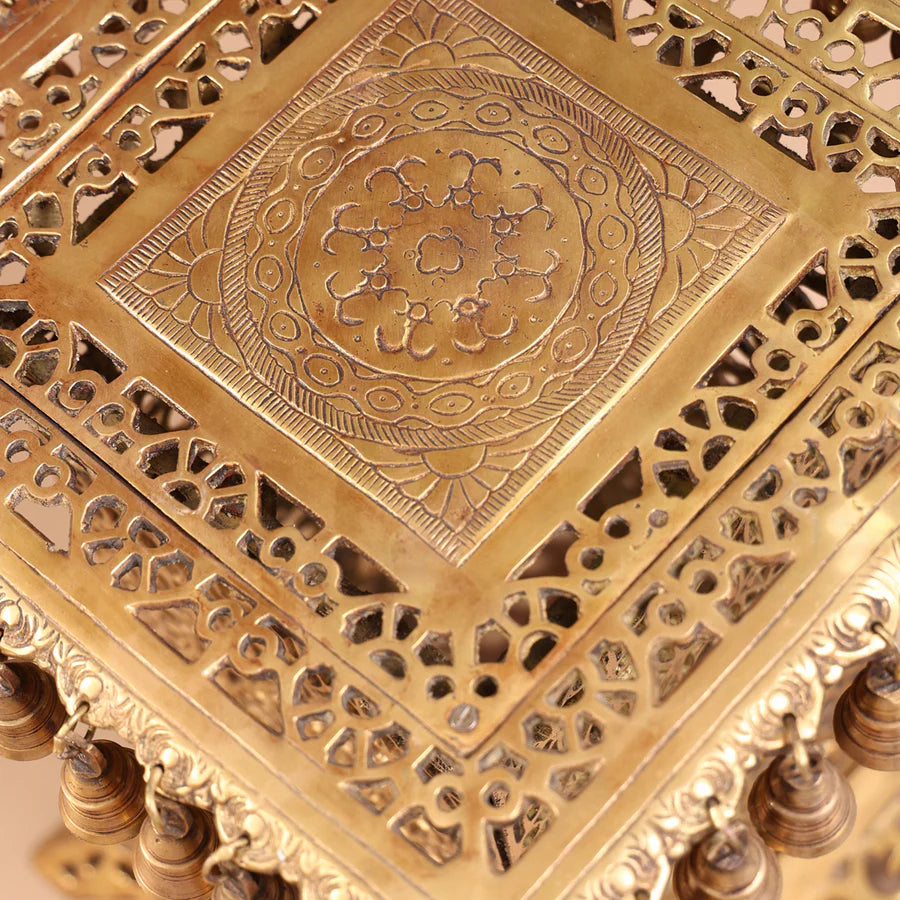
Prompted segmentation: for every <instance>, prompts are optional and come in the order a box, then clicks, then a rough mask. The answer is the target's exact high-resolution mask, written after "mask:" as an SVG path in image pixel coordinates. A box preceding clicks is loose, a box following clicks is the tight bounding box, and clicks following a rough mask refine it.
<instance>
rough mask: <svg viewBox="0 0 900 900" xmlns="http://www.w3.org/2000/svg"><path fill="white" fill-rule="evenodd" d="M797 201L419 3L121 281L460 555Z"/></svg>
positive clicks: (452, 6)
mask: <svg viewBox="0 0 900 900" xmlns="http://www.w3.org/2000/svg"><path fill="white" fill-rule="evenodd" d="M779 218H780V213H779V211H778V210H777V209H775V208H774V207H773V206H772V205H771V204H769V203H768V202H767V201H765V200H764V199H763V198H761V197H759V196H757V195H756V194H755V193H754V192H752V191H751V190H749V189H748V188H746V187H745V186H743V185H742V184H741V183H740V182H738V181H737V180H735V179H733V178H731V177H730V176H728V175H727V174H725V173H724V172H722V171H720V170H719V169H718V168H716V167H715V166H713V165H712V164H710V163H709V162H707V161H706V160H704V159H703V158H701V157H700V156H698V155H697V154H696V153H694V152H692V151H690V150H688V149H687V148H685V147H683V146H681V145H680V144H678V143H676V142H675V141H673V140H672V139H670V138H669V137H667V136H666V135H664V134H663V133H661V132H660V131H659V130H657V129H656V128H654V127H652V126H650V125H648V124H647V123H646V122H644V121H642V120H641V119H639V118H638V117H636V116H635V115H634V114H633V113H631V112H629V111H627V110H625V109H623V108H622V107H620V106H619V105H617V104H616V103H615V102H614V101H612V100H611V99H609V98H608V97H606V96H604V95H603V94H601V93H600V92H598V91H596V90H595V89H593V88H592V87H590V86H589V85H587V84H585V83H584V82H582V81H580V80H578V79H576V78H575V76H573V75H572V74H571V73H570V72H568V71H567V70H566V69H564V68H563V67H561V66H560V65H558V64H557V63H556V62H554V61H553V60H552V59H550V58H549V57H547V56H545V55H544V54H542V53H541V52H539V51H538V50H537V49H536V48H534V47H533V46H531V45H529V44H527V43H526V42H524V41H522V40H521V38H519V37H518V36H517V35H515V34H514V33H513V32H511V31H509V30H508V29H506V28H505V27H504V26H502V25H500V24H499V23H498V22H497V21H496V20H494V19H492V18H490V17H489V16H487V15H485V14H484V13H482V12H480V11H479V10H477V9H476V8H475V7H474V6H472V5H470V4H468V3H467V2H462V0H448V2H444V3H442V4H438V5H433V4H431V3H427V2H419V3H416V2H412V0H408V2H399V3H397V4H395V5H394V6H393V7H392V8H391V10H390V11H389V12H388V13H386V14H385V15H384V16H383V17H382V18H381V19H380V20H379V21H378V22H377V23H375V24H374V25H373V26H372V27H370V28H369V29H368V30H367V31H366V32H365V33H364V34H363V35H362V37H360V38H359V39H358V40H357V41H356V42H355V43H354V44H352V45H351V46H350V47H349V48H348V49H347V50H346V51H345V52H344V53H343V54H342V55H341V56H340V57H339V58H338V59H336V60H334V61H333V62H332V64H331V65H330V66H329V67H328V68H327V69H325V70H324V71H323V72H322V73H321V74H320V75H319V76H318V77H317V78H316V80H315V81H313V82H312V83H311V84H310V85H308V86H307V87H306V88H304V90H303V91H302V92H301V93H300V94H298V95H297V96H296V97H295V98H294V99H293V100H292V101H291V102H290V103H289V104H288V105H287V107H286V108H285V109H284V111H283V112H282V113H281V114H280V115H278V116H277V117H276V118H275V119H273V120H272V121H270V122H269V123H268V124H267V125H266V126H265V127H264V128H263V129H262V130H261V131H259V132H258V133H257V134H256V135H255V136H254V137H253V138H252V139H250V140H249V141H248V143H247V144H246V145H245V146H244V148H243V149H242V150H241V151H240V152H239V153H238V154H237V155H236V156H235V157H234V158H233V159H231V160H230V161H228V162H227V163H226V164H224V165H223V166H222V168H221V169H220V170H219V171H218V172H217V173H216V174H215V175H214V176H213V177H212V178H210V179H209V180H208V181H207V183H206V184H204V185H203V187H201V188H200V189H199V190H198V191H197V192H196V193H195V194H194V195H193V196H192V197H190V198H189V199H188V200H186V201H185V202H184V203H183V204H182V205H181V206H180V207H179V208H178V209H177V210H176V211H175V212H174V213H173V214H172V216H170V217H169V218H168V219H167V220H166V221H165V222H163V223H162V224H161V225H160V227H159V228H158V229H155V230H154V231H153V233H152V234H151V235H150V236H149V237H147V238H146V239H145V240H143V241H142V242H141V243H139V244H138V245H137V246H136V247H135V248H134V249H133V250H131V251H130V252H129V253H128V254H127V255H126V256H125V257H124V258H123V259H122V260H121V261H120V262H119V263H118V264H116V265H115V266H114V267H113V268H112V269H111V270H110V271H109V272H108V273H107V274H106V276H105V277H104V278H103V280H102V286H103V287H104V288H105V290H107V291H108V293H110V295H112V296H113V297H114V298H115V299H117V300H118V301H119V302H121V303H122V304H124V305H125V306H126V307H127V308H128V309H130V310H131V311H132V312H134V313H135V314H136V315H138V316H139V317H140V318H141V319H142V320H144V321H145V322H146V323H147V324H148V325H150V326H151V327H152V328H153V329H154V330H156V331H157V332H159V333H160V334H161V335H163V336H164V337H165V338H166V339H167V340H168V341H170V342H171V343H173V344H175V345H176V346H177V347H178V348H179V349H180V350H181V351H182V352H184V353H186V354H187V355H189V356H190V357H191V358H192V359H193V360H194V361H195V362H196V364H197V365H198V366H200V367H201V368H203V369H204V370H206V371H208V372H209V373H210V374H212V375H214V376H215V377H217V378H218V379H220V380H221V381H222V382H224V383H225V384H226V385H227V386H228V387H229V388H230V389H231V390H232V391H234V392H235V393H236V394H237V395H238V396H239V397H240V398H241V399H242V400H243V401H244V402H245V403H246V404H248V405H249V406H250V407H252V408H253V409H255V410H257V411H258V412H259V413H260V414H261V415H263V416H264V417H265V418H267V419H269V420H271V421H272V422H275V423H277V424H278V425H280V426H281V427H282V428H283V429H285V430H287V431H288V432H289V433H291V434H292V435H293V436H295V437H296V439H297V440H299V441H300V442H301V443H302V444H303V445H304V446H305V447H307V448H308V449H309V450H311V451H312V452H314V453H315V454H316V455H317V456H319V457H320V458H321V459H322V460H323V461H325V462H327V463H328V464H329V465H330V466H331V467H332V468H333V469H334V470H335V471H336V472H338V473H339V474H340V475H341V476H342V477H343V478H345V479H347V480H349V481H351V482H352V483H354V484H356V485H358V486H359V487H360V488H361V489H362V490H364V491H365V492H366V493H367V494H368V495H370V496H371V497H372V498H373V499H374V500H375V501H377V502H378V503H380V504H382V505H383V506H384V507H386V508H387V509H388V510H390V511H391V512H392V513H393V514H394V515H395V516H397V517H398V518H399V519H401V520H403V521H404V522H405V523H406V524H407V525H408V526H409V527H410V528H412V529H413V530H414V531H415V532H416V533H417V534H419V535H420V536H421V537H422V538H423V539H424V540H426V541H427V542H428V543H429V544H430V545H431V546H433V547H434V548H435V549H437V550H438V551H439V552H440V553H441V554H443V555H444V556H445V557H446V558H447V559H449V560H451V561H453V562H456V563H461V562H462V561H464V559H465V558H466V556H467V555H468V554H469V553H470V552H471V551H472V550H473V549H474V548H476V547H477V546H478V545H479V543H480V542H481V541H482V540H483V538H484V537H485V536H486V535H487V534H488V533H489V532H490V530H491V529H492V528H493V527H494V526H495V525H496V524H497V523H498V522H499V521H500V520H501V519H502V517H503V515H504V514H505V513H506V512H507V511H508V510H509V508H510V507H511V506H512V505H513V504H515V503H516V502H517V500H519V499H520V498H521V497H523V496H524V495H525V494H526V493H527V492H528V491H529V489H530V487H531V486H533V485H534V484H535V483H536V482H537V481H538V480H539V479H540V477H541V475H542V473H544V472H546V470H547V469H548V468H549V467H551V466H553V465H554V464H555V463H557V462H558V461H559V460H560V459H561V458H562V457H563V456H564V455H565V452H566V448H567V447H568V446H570V445H571V442H572V440H573V439H574V438H575V437H576V436H577V435H578V434H579V432H580V431H581V430H582V429H583V428H584V427H585V425H586V424H587V423H588V422H589V421H590V420H591V419H592V418H593V417H594V416H596V415H597V413H598V412H599V411H600V410H601V409H602V408H603V407H604V405H605V404H606V403H607V401H608V400H609V399H610V397H611V396H612V395H613V394H614V393H615V392H616V391H617V390H619V389H620V388H621V387H622V386H623V385H624V384H625V383H626V382H627V380H628V379H629V377H630V376H631V375H633V373H634V372H635V370H636V369H637V367H638V366H639V365H640V364H641V362H642V361H643V360H644V359H646V358H647V357H648V355H649V354H650V353H651V352H652V351H653V349H654V347H655V346H656V345H657V344H658V343H659V342H660V341H661V339H663V338H664V337H665V336H666V335H667V334H670V333H671V332H672V331H673V330H675V329H677V328H678V327H679V324H680V323H681V322H682V321H683V320H684V318H685V315H686V314H687V313H688V312H689V311H690V310H691V309H692V308H693V307H695V306H696V305H697V302H698V301H699V300H700V299H701V298H703V297H706V296H708V295H709V294H710V292H711V291H713V290H714V289H715V288H716V286H717V285H719V284H721V282H722V281H723V280H724V279H726V278H727V277H728V276H729V274H730V273H731V272H733V271H734V270H735V268H736V267H738V266H739V265H740V264H741V263H742V262H743V261H744V260H746V259H747V258H748V256H749V255H751V254H752V252H753V251H754V249H755V248H756V247H757V246H758V245H759V243H760V242H761V241H762V240H763V239H764V237H765V236H766V235H767V234H768V233H770V232H771V230H772V229H773V228H774V227H775V225H776V224H777V222H778V220H779Z"/></svg>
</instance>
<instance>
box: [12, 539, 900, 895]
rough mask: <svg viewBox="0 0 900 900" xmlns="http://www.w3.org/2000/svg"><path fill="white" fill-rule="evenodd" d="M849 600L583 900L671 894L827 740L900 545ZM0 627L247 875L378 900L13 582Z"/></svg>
mask: <svg viewBox="0 0 900 900" xmlns="http://www.w3.org/2000/svg"><path fill="white" fill-rule="evenodd" d="M842 594H846V595H848V602H847V603H846V604H845V605H844V606H843V607H842V608H841V609H840V610H839V611H838V612H835V613H833V614H832V615H830V616H828V617H827V618H825V619H823V620H821V621H820V622H819V623H818V624H817V625H816V626H814V627H813V628H811V629H810V630H808V631H807V633H806V635H805V637H804V638H803V640H802V643H801V645H800V646H799V647H797V648H795V650H794V652H793V653H792V654H791V656H790V657H789V661H788V664H787V665H786V666H785V667H784V668H783V669H782V670H781V671H780V672H779V673H778V674H777V675H775V676H770V678H769V680H768V688H767V689H763V688H761V687H757V689H756V691H755V694H756V697H757V699H755V700H754V701H753V702H752V703H751V705H750V706H749V707H748V708H745V709H744V711H743V712H742V713H740V714H736V715H735V716H734V717H733V718H732V721H731V724H730V726H729V727H728V729H727V730H726V732H725V733H724V736H723V737H721V738H720V739H719V741H718V742H717V744H716V747H715V750H714V751H713V752H712V753H710V754H708V755H707V756H705V757H704V758H703V759H700V760H698V761H697V762H696V763H694V764H693V766H692V772H691V776H690V777H689V778H685V779H683V780H682V786H681V787H680V788H678V789H677V790H674V791H670V792H668V793H667V794H666V796H665V797H664V798H662V799H659V800H657V802H656V804H655V806H654V807H652V808H651V809H649V810H648V811H647V812H646V813H645V814H644V815H643V817H642V818H641V820H640V821H639V822H638V823H637V824H636V825H635V826H633V827H632V828H631V829H630V831H629V836H628V838H627V844H626V845H625V846H624V847H622V848H621V849H619V850H618V851H617V852H614V854H613V855H614V856H615V859H614V861H609V862H607V864H606V866H604V868H603V870H602V871H600V872H597V871H596V870H595V873H594V875H593V877H591V875H588V876H587V878H585V879H583V880H582V881H581V883H580V885H579V886H578V887H577V888H576V890H575V891H574V893H573V894H572V896H573V897H575V898H578V900H601V898H602V900H632V898H634V897H635V896H639V895H638V894H637V893H636V892H638V891H640V890H643V891H646V892H648V893H649V895H650V896H651V897H658V896H660V895H661V893H662V891H663V889H664V887H665V885H666V883H667V880H668V876H669V872H670V868H671V865H670V863H671V861H672V860H674V859H677V858H678V857H679V856H681V855H682V854H683V853H684V852H685V850H686V848H687V847H688V846H689V844H690V842H691V840H692V839H693V838H694V837H695V836H696V835H697V834H699V833H700V832H701V831H703V830H704V829H705V828H706V827H707V826H708V813H707V806H706V801H707V800H708V798H709V797H711V796H716V797H718V798H719V799H720V800H721V801H722V802H723V803H724V804H726V805H730V806H733V807H737V805H738V804H739V802H740V798H741V795H742V792H743V789H744V784H745V780H746V777H747V773H748V772H750V771H751V770H752V769H753V768H754V767H755V766H756V765H757V764H758V762H759V760H760V758H761V757H763V756H765V755H766V754H769V753H772V752H773V751H775V750H777V749H778V748H779V747H781V746H782V744H783V730H782V728H783V726H782V722H783V716H784V714H785V713H787V712H788V711H790V712H793V713H794V714H795V715H796V716H797V718H798V720H799V723H800V728H801V731H802V733H803V734H804V735H812V734H814V733H815V732H816V730H817V728H818V724H819V721H820V719H821V715H822V709H823V705H824V702H825V696H826V691H827V688H828V687H829V686H831V685H833V684H835V683H837V682H838V681H840V679H841V677H842V676H843V673H844V672H845V671H846V669H848V668H849V667H850V666H852V665H854V664H856V663H858V662H860V661H861V660H864V659H866V658H867V657H870V656H872V655H874V654H875V653H877V652H878V651H879V650H881V649H882V648H883V642H882V640H881V639H880V638H878V637H877V636H876V635H874V634H873V633H872V631H871V629H870V627H869V626H870V624H871V623H872V622H873V621H874V620H876V619H877V620H879V621H883V622H886V623H888V624H889V625H892V626H893V625H895V624H896V620H897V617H898V608H900V597H898V595H900V535H898V534H895V535H894V536H892V537H891V538H890V539H889V540H888V541H886V542H885V543H884V544H883V545H882V547H881V548H880V550H879V554H878V555H877V556H876V557H875V558H873V559H872V560H871V561H870V562H869V563H868V564H867V565H866V566H865V567H864V568H863V569H862V570H861V572H860V573H859V574H858V575H857V577H856V578H855V579H854V580H853V581H852V583H851V585H850V586H849V588H848V589H845V590H844V591H842ZM0 626H2V643H3V650H4V652H5V653H8V654H10V655H13V656H15V657H17V658H23V659H29V660H31V661H33V662H35V663H36V664H37V665H39V666H40V667H41V668H43V669H44V670H46V671H47V672H49V673H50V674H51V675H53V676H54V678H55V679H56V683H57V686H58V688H59V692H60V696H61V697H62V698H63V701H64V702H65V703H66V705H67V707H68V708H69V709H70V710H72V709H74V708H75V707H76V706H77V704H78V703H79V702H81V701H83V700H88V701H89V702H90V705H91V708H90V714H89V718H90V722H91V724H93V725H96V726H98V727H103V728H109V729H111V730H113V731H115V732H116V733H117V734H119V735H121V736H122V737H123V738H125V739H127V740H129V741H132V742H133V743H134V745H135V752H136V753H137V757H138V759H139V760H140V762H141V763H142V764H143V765H144V766H145V767H147V768H150V767H152V766H154V765H162V766H163V767H164V769H165V771H166V775H165V779H164V782H163V790H164V792H165V793H166V794H168V795H169V796H171V797H173V798H175V799H178V800H181V801H183V802H185V803H190V804H192V805H195V806H198V807H202V808H205V809H208V810H210V811H212V812H213V814H214V816H215V819H216V824H217V827H218V830H219V834H220V836H221V838H222V839H223V840H225V841H231V840H234V839H235V838H237V837H238V836H239V835H241V834H246V835H248V836H249V837H250V841H251V843H250V846H249V847H248V848H247V849H246V850H245V851H244V852H243V853H242V857H241V864H242V865H244V866H246V867H247V868H250V869H253V870H255V871H260V872H278V873H279V874H280V875H281V876H282V877H284V878H285V879H286V880H287V881H290V882H293V883H297V884H299V885H300V886H301V890H302V896H303V897H304V900H371V897H372V895H371V894H369V893H368V892H367V891H366V890H365V889H363V888H361V887H360V886H359V885H358V884H357V883H355V882H354V881H352V880H351V878H350V876H349V875H347V874H346V873H345V872H344V871H343V870H342V869H341V867H340V866H339V865H338V864H337V863H336V862H335V861H334V860H332V859H330V858H329V857H327V856H326V855H324V854H323V853H322V852H321V851H320V849H319V848H318V847H316V846H315V845H314V844H313V843H312V842H311V841H310V840H309V839H308V838H307V837H305V836H304V835H302V834H301V833H300V832H299V831H298V830H297V829H296V827H295V826H293V825H292V824H288V823H287V822H285V821H284V820H282V819H281V818H279V817H278V815H277V814H275V813H273V812H271V811H269V810H266V809H265V808H263V807H262V806H261V805H260V804H258V803H256V802H254V801H251V800H250V799H249V797H248V796H247V792H246V790H244V789H243V788H242V787H241V786H240V785H239V784H238V783H237V782H235V781H234V780H233V779H232V778H230V777H229V776H228V775H227V774H225V773H223V772H222V771H221V770H220V769H219V768H218V767H217V766H215V765H213V764H212V763H211V762H210V761H208V760H207V759H205V758H204V754H203V752H202V751H201V750H200V749H199V748H197V747H192V746H187V745H186V743H185V742H184V741H183V740H182V739H180V738H176V737H175V735H174V734H173V733H172V731H171V729H170V728H169V726H168V725H167V724H166V723H165V722H164V721H163V720H161V719H160V718H159V717H158V715H157V714H155V713H154V712H153V711H151V710H150V709H148V708H147V707H146V706H144V705H143V704H142V703H141V702H140V701H139V700H137V699H136V698H135V697H134V696H133V695H132V694H131V693H130V692H129V691H128V690H127V688H126V687H125V686H124V685H123V684H122V683H121V682H120V681H119V680H118V679H116V678H115V677H114V676H113V675H112V674H111V673H109V672H108V671H106V670H105V669H104V668H103V667H102V666H100V665H98V664H97V663H96V662H95V661H94V660H92V659H91V658H90V657H89V656H88V655H87V654H86V653H85V652H84V650H83V649H82V648H80V647H79V646H77V645H76V644H75V643H74V642H72V641H71V640H70V639H69V638H68V637H66V636H64V635H63V634H62V633H61V632H60V631H59V630H58V629H57V628H56V627H55V626H54V625H53V624H52V623H51V622H49V621H48V620H47V619H46V617H44V616H43V614H42V613H40V612H39V611H38V610H37V609H36V608H35V607H34V606H33V605H32V604H31V603H30V602H28V601H27V600H25V599H24V598H23V597H21V596H20V595H18V594H17V593H16V592H15V590H13V589H12V588H11V587H10V586H9V585H8V584H6V583H3V582H0Z"/></svg>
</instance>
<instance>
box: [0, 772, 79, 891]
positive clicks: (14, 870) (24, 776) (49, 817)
mask: <svg viewBox="0 0 900 900" xmlns="http://www.w3.org/2000/svg"><path fill="white" fill-rule="evenodd" d="M60 765H61V763H60V761H59V760H58V759H57V758H56V757H55V756H51V757H49V758H47V759H41V760H37V761H35V762H13V761H12V760H8V759H3V758H2V757H0V873H2V876H0V898H2V900H61V898H62V897H63V896H64V895H63V894H61V893H60V892H59V891H57V890H55V889H54V888H52V887H51V886H50V885H49V884H48V883H47V882H46V881H45V880H44V879H43V878H42V877H41V876H40V875H39V874H38V872H37V871H36V870H35V868H34V865H33V864H32V861H31V857H32V856H33V854H34V851H35V850H36V849H37V848H38V846H39V845H40V844H41V843H42V842H43V841H44V839H45V838H47V837H49V836H50V835H51V834H52V833H53V832H55V831H56V829H57V828H58V827H59V822H60V819H59V812H58V811H57V791H58V788H59V767H60Z"/></svg>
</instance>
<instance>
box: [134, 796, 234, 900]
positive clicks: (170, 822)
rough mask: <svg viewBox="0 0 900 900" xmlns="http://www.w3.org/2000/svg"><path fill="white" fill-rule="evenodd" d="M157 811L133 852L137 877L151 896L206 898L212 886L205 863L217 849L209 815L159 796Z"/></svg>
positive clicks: (165, 899)
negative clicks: (206, 876)
mask: <svg viewBox="0 0 900 900" xmlns="http://www.w3.org/2000/svg"><path fill="white" fill-rule="evenodd" d="M156 807H157V809H158V812H157V813H155V814H154V815H152V816H148V818H147V820H146V821H145V822H144V824H143V826H142V827H141V834H140V838H139V839H138V844H137V847H136V848H135V853H134V877H135V878H136V879H137V882H138V884H139V885H140V886H141V887H142V888H143V889H144V890H145V891H146V892H147V893H148V894H150V896H152V897H160V898H162V900H205V898H208V897H210V896H212V892H213V886H212V885H211V884H210V883H209V882H208V881H207V880H206V879H205V878H204V876H203V864H204V863H205V862H206V858H207V857H208V856H209V854H210V853H212V851H213V850H214V849H215V846H216V834H215V829H214V828H213V825H212V822H211V821H210V818H209V816H207V815H206V814H205V813H203V812H201V811H200V810H198V809H193V808H191V807H187V806H181V805H180V804H177V803H173V802H171V801H169V800H164V799H162V798H157V801H156Z"/></svg>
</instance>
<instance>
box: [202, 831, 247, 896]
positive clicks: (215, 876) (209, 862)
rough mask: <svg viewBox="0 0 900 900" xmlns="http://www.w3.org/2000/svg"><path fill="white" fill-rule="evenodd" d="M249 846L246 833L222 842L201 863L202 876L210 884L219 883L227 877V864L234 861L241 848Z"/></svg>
mask: <svg viewBox="0 0 900 900" xmlns="http://www.w3.org/2000/svg"><path fill="white" fill-rule="evenodd" d="M249 846H250V838H249V836H248V835H246V834H242V835H239V836H238V837H237V838H235V839H234V840H233V841H230V842H229V843H227V844H222V845H221V846H220V847H219V848H218V849H217V850H215V851H213V852H212V853H210V855H209V856H208V857H207V859H206V862H205V863H204V865H203V877H204V878H205V879H206V880H207V881H208V882H209V883H210V884H219V883H221V882H222V881H225V880H226V879H227V878H228V877H229V874H228V871H227V869H228V866H229V865H230V864H231V863H234V862H235V861H236V859H237V856H238V854H239V853H240V852H241V850H244V849H245V848H247V847H249Z"/></svg>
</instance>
